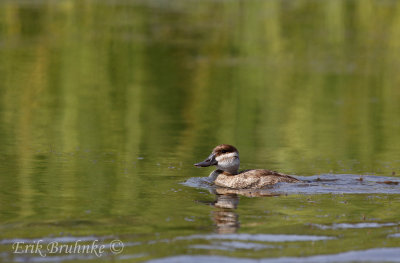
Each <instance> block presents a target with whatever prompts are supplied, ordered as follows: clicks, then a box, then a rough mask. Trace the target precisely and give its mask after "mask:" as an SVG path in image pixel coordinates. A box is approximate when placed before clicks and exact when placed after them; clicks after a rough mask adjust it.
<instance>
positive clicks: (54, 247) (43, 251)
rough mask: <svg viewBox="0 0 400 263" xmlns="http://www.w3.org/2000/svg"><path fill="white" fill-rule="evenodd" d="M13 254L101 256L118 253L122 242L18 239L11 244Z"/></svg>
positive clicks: (120, 250)
mask: <svg viewBox="0 0 400 263" xmlns="http://www.w3.org/2000/svg"><path fill="white" fill-rule="evenodd" d="M12 249H13V253H14V254H37V255H40V256H41V257H46V256H48V255H55V254H91V255H95V256H97V257H101V256H102V255H104V254H107V253H108V252H111V253H112V254H120V253H122V251H123V250H124V243H123V242H122V241H121V240H117V239H116V240H112V241H111V242H109V243H101V242H100V241H99V240H97V239H96V240H92V241H91V242H88V241H82V240H80V239H78V240H76V241H75V242H73V243H72V242H71V243H62V242H58V241H51V242H44V241H43V240H41V239H39V240H36V241H33V242H25V241H18V242H14V243H13V245H12Z"/></svg>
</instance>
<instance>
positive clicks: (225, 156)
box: [215, 152, 239, 162]
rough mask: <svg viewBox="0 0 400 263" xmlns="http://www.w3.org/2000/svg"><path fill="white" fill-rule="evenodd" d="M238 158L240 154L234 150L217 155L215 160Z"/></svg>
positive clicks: (229, 160)
mask: <svg viewBox="0 0 400 263" xmlns="http://www.w3.org/2000/svg"><path fill="white" fill-rule="evenodd" d="M236 158H239V154H238V153H237V152H233V153H224V154H222V155H220V156H217V157H216V158H215V160H217V162H232V160H234V159H236Z"/></svg>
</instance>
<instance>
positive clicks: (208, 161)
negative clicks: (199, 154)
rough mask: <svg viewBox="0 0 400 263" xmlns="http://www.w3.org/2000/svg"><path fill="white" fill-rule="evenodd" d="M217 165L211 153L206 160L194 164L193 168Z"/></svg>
mask: <svg viewBox="0 0 400 263" xmlns="http://www.w3.org/2000/svg"><path fill="white" fill-rule="evenodd" d="M217 163H218V162H217V160H215V154H213V153H212V154H210V156H208V157H207V159H205V160H204V161H202V162H199V163H195V164H194V166H197V167H208V166H211V165H216V164H217Z"/></svg>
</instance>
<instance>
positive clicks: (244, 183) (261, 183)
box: [214, 169, 300, 189]
mask: <svg viewBox="0 0 400 263" xmlns="http://www.w3.org/2000/svg"><path fill="white" fill-rule="evenodd" d="M280 182H286V183H296V182H300V181H299V180H298V179H296V178H294V177H292V176H289V175H286V174H281V173H278V172H275V171H269V170H262V169H255V170H245V171H241V172H240V173H239V174H236V175H231V174H229V173H225V172H221V173H220V174H219V175H218V176H217V178H216V179H215V181H214V183H215V185H217V186H221V187H229V188H236V189H249V188H252V189H257V188H264V187H266V186H271V185H274V184H276V183H280Z"/></svg>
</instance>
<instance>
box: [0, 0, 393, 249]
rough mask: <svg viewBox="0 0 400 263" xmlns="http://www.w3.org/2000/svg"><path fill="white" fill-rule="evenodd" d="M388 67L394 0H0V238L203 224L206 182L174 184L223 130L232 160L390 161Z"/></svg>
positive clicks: (279, 164) (348, 166) (368, 167)
mask: <svg viewBox="0 0 400 263" xmlns="http://www.w3.org/2000/svg"><path fill="white" fill-rule="evenodd" d="M399 69H400V2H398V1H391V0H362V1H361V0H360V1H357V0H327V1H319V0H296V1H279V0H268V1H261V0H250V1H240V0H237V1H235V0H226V1H219V0H205V1H192V0H190V1H165V0H158V1H155V0H150V1H128V0H124V1H116V0H99V1H95V0H84V1H82V0H59V1H46V0H38V1H23V0H13V1H11V0H3V1H1V2H0V94H1V95H0V146H1V147H0V228H1V229H2V230H1V231H2V233H3V234H1V233H0V237H1V235H4V236H3V238H6V237H7V238H11V237H43V236H46V235H49V234H51V235H63V234H65V233H75V234H78V235H92V234H93V233H98V234H99V233H103V232H105V233H113V234H121V233H122V232H126V231H127V232H134V233H142V232H143V233H147V234H149V233H154V232H157V231H158V232H161V233H167V232H168V231H171V228H172V229H175V230H176V231H177V233H179V234H182V233H184V232H185V231H189V229H190V231H194V233H197V232H196V231H200V230H199V229H202V230H201V231H209V230H210V226H211V225H212V221H211V220H210V218H209V212H208V210H209V208H207V207H200V208H199V207H198V206H197V205H195V204H194V203H193V200H195V199H196V198H199V196H203V197H202V198H205V199H213V197H212V196H208V195H206V194H201V192H199V191H197V190H195V189H187V188H185V187H183V186H181V185H179V183H180V182H183V181H185V180H186V179H188V178H189V177H196V176H198V177H200V176H206V175H207V174H208V172H209V171H208V170H200V169H195V168H193V167H192V164H193V163H194V162H196V161H200V160H202V159H203V158H204V157H206V156H207V155H208V153H209V152H210V151H211V149H212V148H213V147H214V146H215V145H217V144H221V143H229V144H234V145H235V146H237V147H238V149H239V151H240V154H241V160H242V163H243V168H268V169H273V170H279V171H282V172H285V173H289V174H295V175H314V174H323V173H342V174H346V173H348V174H375V175H379V176H380V175H385V176H392V175H395V176H397V175H398V174H399V172H400V150H399V146H400V103H399V102H400V74H399ZM178 188H179V189H180V190H178V191H181V193H175V192H174V191H175V189H178ZM171 189H173V190H171ZM166 193H170V194H166ZM204 195H206V196H207V197H206V196H204ZM293 198H300V199H306V198H307V197H293ZM349 198H350V199H352V200H353V199H357V200H358V199H360V200H364V199H363V197H360V196H358V197H354V196H350V197H349ZM390 198H392V197H390ZM160 200H164V202H166V203H164V204H160ZM360 200H359V202H363V201H360ZM252 202H253V201H252ZM254 202H258V203H259V204H263V203H267V202H268V201H266V200H254ZM249 203H251V202H249ZM295 203H296V202H295ZM295 203H294V204H293V205H294V207H295V206H296V205H295ZM165 204H170V205H172V206H173V207H175V209H176V210H174V211H173V212H172V211H170V210H169V209H170V207H168V205H166V206H167V207H165V208H164V205H165ZM174 204H175V205H176V206H174ZM189 206H190V207H191V208H192V209H193V210H190V209H189V210H187V209H188V207H189ZM276 206H277V207H279V206H280V204H279V202H278V203H277V204H276ZM378 207H381V208H382V209H387V210H388V211H389V210H390V206H389V205H388V204H386V203H378V204H377V207H375V208H378ZM293 209H294V208H293ZM197 210H199V211H197ZM200 210H201V211H200ZM205 211H207V212H206V213H204V212H205ZM351 211H353V210H351ZM351 211H350V212H349V213H350V214H352V212H351ZM369 211H371V210H369ZM385 211H386V210H385ZM168 213H171V214H177V215H179V216H181V217H182V218H185V217H186V216H192V215H200V214H201V215H202V216H203V217H204V218H203V219H202V220H203V221H201V222H200V223H199V222H198V221H197V223H198V224H200V225H197V226H196V227H194V228H193V226H187V224H189V223H188V222H187V221H182V220H183V219H182V218H181V220H180V221H178V222H175V223H173V224H172V223H171V224H172V225H170V224H168V225H163V224H162V223H160V222H156V221H157V220H158V218H159V216H160V215H165V214H168ZM248 213H251V212H248ZM310 213H311V214H312V213H313V212H310ZM381 215H382V214H381ZM309 216H310V214H308V215H307V217H306V218H304V220H305V221H306V220H309ZM353 216H354V214H352V217H351V218H353ZM386 216H388V215H386ZM121 217H122V218H123V219H121ZM333 217H334V216H333ZM356 218H361V214H357V216H356ZM156 219H157V220H156ZM392 219H393V220H399V218H398V217H397V218H396V217H395V216H394V215H393V217H390V216H389V219H388V220H392ZM85 220H87V221H85ZM121 220H122V221H123V222H121ZM326 220H327V222H331V220H332V218H328V219H326ZM393 220H392V221H393ZM100 221H101V222H103V221H105V222H107V223H106V225H107V227H106V228H104V226H103V225H102V226H101V227H94V228H95V230H93V229H92V227H93V226H96V223H99V222H100ZM133 221H134V222H135V223H132V222H133ZM305 221H304V222H305ZM60 222H61V223H60ZM62 222H64V223H62ZM82 222H84V223H82ZM85 222H86V223H85ZM149 222H154V224H155V226H154V227H155V228H157V229H158V228H160V229H158V230H155V229H153V228H152V227H150V226H149V224H151V223H149ZM302 222H303V221H302ZM81 223H82V224H83V226H81V225H80V224H81ZM32 224H33V226H37V232H35V229H36V228H35V227H32ZM48 224H51V225H52V226H53V227H54V224H55V225H56V226H58V227H56V228H55V229H53V228H48V226H49V225H48ZM76 224H77V225H78V230H76V229H75V228H74V227H75V226H76ZM99 224H100V223H99ZM120 224H122V226H121V225H120ZM125 224H127V225H129V226H130V227H132V225H135V227H133V230H132V229H131V228H129V230H127V229H125V227H126V225H125ZM182 224H183V225H182ZM38 225H39V226H38ZM71 226H73V227H72V230H71V228H70V227H71ZM89 226H90V227H89ZM204 226H207V227H205V228H204ZM180 227H182V228H180ZM100 229H102V230H100ZM103 230H104V231H103ZM68 231H69V232H68ZM71 231H72V232H71ZM172 235H175V234H172ZM151 238H152V237H151ZM151 238H150V239H151ZM349 243H353V241H349ZM160 249H161V248H160ZM2 250H3V251H8V252H9V249H8V248H7V247H5V248H3V249H2ZM155 250H156V251H157V248H156V249H155ZM317 250H318V251H317ZM317 250H315V251H311V252H310V253H311V254H313V253H316V252H320V251H321V249H320V248H319V249H317ZM339 250H340V249H339ZM322 251H323V249H322ZM147 252H148V251H147ZM150 254H151V253H150ZM155 254H157V252H155ZM283 254H285V253H283ZM296 255H299V254H296Z"/></svg>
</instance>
